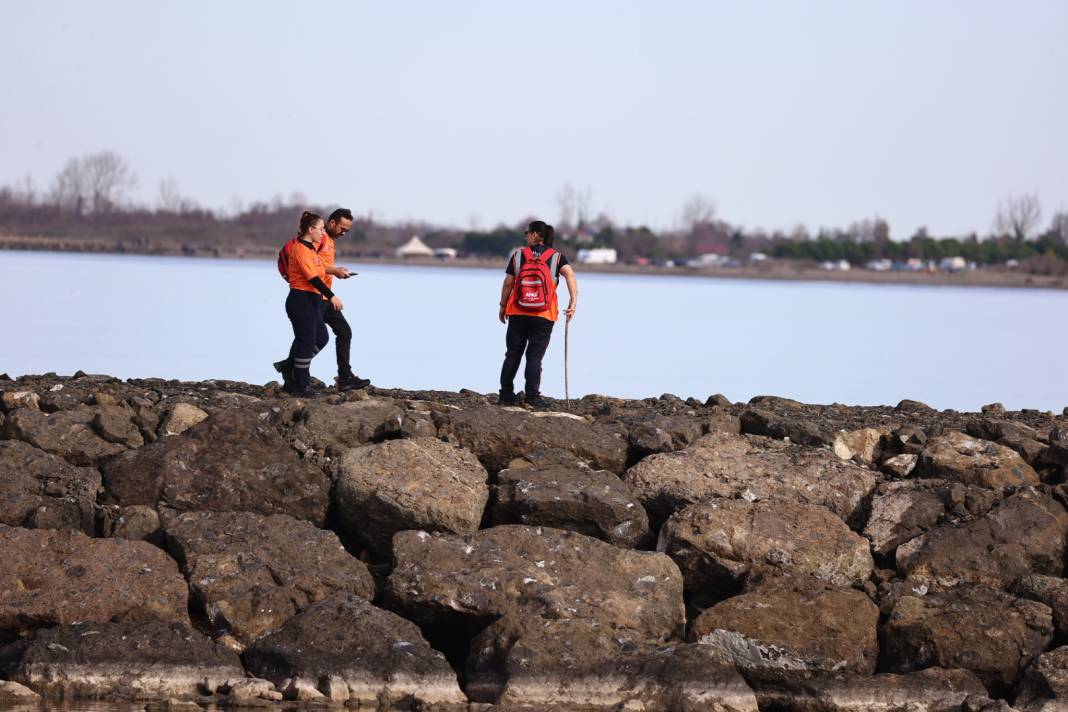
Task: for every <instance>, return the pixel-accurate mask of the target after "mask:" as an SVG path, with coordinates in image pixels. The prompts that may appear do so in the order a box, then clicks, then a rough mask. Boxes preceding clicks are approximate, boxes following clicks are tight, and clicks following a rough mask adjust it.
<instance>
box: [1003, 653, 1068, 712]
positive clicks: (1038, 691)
mask: <svg viewBox="0 0 1068 712" xmlns="http://www.w3.org/2000/svg"><path fill="white" fill-rule="evenodd" d="M1015 707H1016V709H1018V710H1020V712H1064V710H1066V709H1068V645H1065V646H1061V647H1059V648H1054V649H1053V650H1050V651H1049V652H1046V653H1042V655H1040V656H1038V660H1036V661H1035V662H1034V664H1033V665H1031V667H1030V668H1028V670H1027V673H1026V674H1025V675H1024V678H1023V680H1021V681H1020V686H1019V689H1018V691H1017V695H1016V702H1015Z"/></svg>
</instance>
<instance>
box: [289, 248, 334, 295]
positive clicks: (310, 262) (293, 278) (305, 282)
mask: <svg viewBox="0 0 1068 712" xmlns="http://www.w3.org/2000/svg"><path fill="white" fill-rule="evenodd" d="M285 249H286V250H287V251H288V252H289V255H288V256H289V274H288V275H286V280H287V281H288V282H289V286H290V287H292V288H293V289H299V290H301V291H302V292H314V293H315V294H318V293H319V290H318V289H316V288H315V287H314V286H313V285H312V283H311V280H312V279H314V278H315V277H318V278H319V279H321V280H323V283H325V284H326V285H327V289H329V288H330V284H329V283H328V282H327V281H326V267H325V265H324V264H323V259H322V257H321V256H320V255H319V253H318V252H316V251H315V248H314V247H313V246H312V245H311V243H307V242H303V241H301V240H291V241H290V242H289V243H288V244H287V245H286V247H285Z"/></svg>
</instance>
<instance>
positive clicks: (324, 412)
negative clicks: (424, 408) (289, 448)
mask: <svg viewBox="0 0 1068 712" xmlns="http://www.w3.org/2000/svg"><path fill="white" fill-rule="evenodd" d="M405 416H406V413H405V410H404V408H403V407H402V406H401V405H399V404H398V403H396V402H394V401H392V400H380V399H369V400H360V401H353V402H348V403H340V404H338V405H327V404H324V403H307V404H305V405H304V407H303V409H302V410H301V411H300V412H299V413H296V414H294V423H293V427H292V428H290V430H289V437H290V438H292V439H294V440H299V441H301V442H302V443H305V444H307V445H308V446H309V447H311V448H312V449H314V450H316V451H319V452H323V453H326V454H327V455H329V456H330V457H340V456H341V454H342V453H343V452H345V451H346V450H348V449H350V448H354V447H359V446H360V445H366V444H367V443H371V442H381V441H383V440H386V439H389V438H398V437H400V436H401V434H402V430H403V427H404V421H405Z"/></svg>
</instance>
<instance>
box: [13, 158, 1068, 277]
mask: <svg viewBox="0 0 1068 712" xmlns="http://www.w3.org/2000/svg"><path fill="white" fill-rule="evenodd" d="M137 184H138V180H137V176H136V174H135V173H134V171H133V170H132V169H131V167H130V166H129V164H128V163H127V162H126V161H125V159H123V158H122V157H121V156H120V155H118V154H117V153H115V152H113V151H102V152H99V153H93V154H88V155H85V156H80V157H77V158H72V159H70V160H69V161H68V162H67V163H66V164H65V165H64V166H63V168H62V169H61V170H60V171H59V173H57V175H56V176H55V178H54V179H53V181H52V183H51V184H50V185H49V186H48V188H47V189H45V190H39V189H37V188H36V187H35V185H34V183H33V181H32V179H31V178H29V177H27V178H24V179H22V180H20V181H17V182H16V183H15V184H14V185H9V186H0V234H3V235H8V236H24V237H34V238H37V237H43V238H53V239H61V240H64V241H66V242H65V243H64V244H65V245H77V244H81V243H86V244H88V243H92V244H93V245H94V246H95V247H96V248H101V249H107V250H108V251H117V252H123V251H132V252H139V253H153V252H159V253H175V252H180V253H186V254H219V255H226V254H240V253H241V252H243V251H253V252H256V251H258V252H266V251H269V250H273V249H275V248H276V246H277V245H278V244H280V243H281V242H282V241H283V240H284V239H286V237H288V235H290V234H291V233H292V232H293V231H294V229H295V222H296V218H295V216H296V215H298V214H299V213H300V211H302V210H305V209H311V210H317V211H319V212H322V213H323V214H325V213H327V212H329V211H330V210H332V209H333V208H334V207H337V206H317V205H315V204H311V203H309V202H308V200H307V199H306V198H305V197H304V196H302V195H300V194H296V193H294V194H292V195H290V196H289V197H288V198H283V197H282V196H281V195H276V196H275V197H274V198H273V199H272V200H271V201H269V202H255V203H252V204H251V205H248V206H247V207H245V206H242V207H240V208H236V209H234V210H232V211H231V212H230V214H224V213H220V212H217V211H213V210H211V209H207V208H203V207H201V206H199V205H198V204H197V203H196V202H195V201H193V200H192V199H190V198H188V197H186V196H183V195H182V194H181V191H180V189H179V187H178V185H177V183H176V182H175V181H174V180H172V179H168V180H164V181H162V182H161V183H160V186H159V194H158V198H157V200H156V203H155V205H154V206H152V207H149V206H145V205H139V204H137V203H135V202H134V201H133V200H132V199H131V197H130V195H131V191H132V190H133V189H134V188H135V187H136V186H137ZM556 202H557V207H558V216H557V220H556V221H555V222H556V228H557V235H558V238H557V246H558V247H560V248H562V249H564V250H565V251H571V252H573V251H575V250H577V249H581V248H583V247H610V248H614V249H615V250H616V251H617V253H618V256H619V259H620V260H621V261H624V262H645V261H651V262H665V261H668V260H672V261H676V262H677V261H683V260H687V259H691V258H694V257H697V256H699V255H704V254H716V255H722V256H723V257H726V258H735V259H740V260H741V259H745V258H747V257H748V256H749V255H751V254H752V253H754V252H763V253H765V254H767V255H769V256H771V257H775V258H780V259H790V260H801V261H811V262H824V261H837V260H848V261H849V262H850V263H852V264H864V263H866V262H868V261H871V260H880V259H887V260H891V261H894V262H901V261H905V260H907V259H909V258H918V259H921V260H939V259H941V258H943V257H952V256H960V257H963V258H964V259H965V260H968V261H970V262H976V263H978V264H981V265H991V264H999V263H1004V262H1006V261H1007V260H1010V259H1014V260H1018V261H1020V262H1021V263H1022V264H1023V266H1024V267H1025V268H1027V269H1031V270H1033V271H1042V272H1049V273H1061V274H1063V273H1068V213H1064V212H1059V213H1057V214H1055V215H1054V216H1053V218H1052V220H1051V221H1050V223H1049V224H1048V226H1047V227H1045V228H1044V229H1043V228H1042V227H1041V217H1042V207H1041V204H1040V202H1039V200H1038V197H1037V196H1036V195H1023V196H1010V197H1008V198H1006V199H1005V200H1003V201H1002V202H1001V203H1000V204H999V205H998V206H997V209H996V212H995V216H994V219H993V221H992V229H991V232H990V234H989V235H988V236H985V237H984V238H982V239H980V238H979V236H978V235H976V234H972V235H968V236H964V237H959V236H952V237H941V238H936V237H934V236H931V235H928V234H927V231H926V230H925V229H923V228H921V229H919V230H918V231H916V233H915V234H914V235H912V237H911V238H910V239H908V240H892V239H891V237H890V225H889V224H888V223H887V222H886V221H885V220H883V219H881V218H878V217H876V218H873V219H866V220H861V221H859V222H856V223H853V224H851V225H849V226H848V227H846V228H844V229H821V230H820V231H818V232H817V233H816V234H815V235H811V234H810V233H809V232H808V230H807V229H806V228H805V227H803V226H797V227H795V228H793V229H792V230H790V231H781V230H778V231H772V232H765V231H763V230H745V229H743V228H741V227H739V226H734V225H731V224H730V223H728V222H726V221H724V220H721V219H719V218H718V217H717V215H716V209H715V204H714V203H713V202H712V201H711V200H709V199H707V198H705V197H703V196H700V195H696V196H693V197H691V198H690V199H689V200H687V201H686V202H685V204H684V205H683V207H682V209H681V211H680V214H679V220H678V224H677V225H676V226H675V227H673V228H671V229H666V230H662V231H660V232H654V231H653V230H651V229H650V228H648V227H645V226H621V225H618V224H616V223H615V222H614V221H613V220H612V219H611V218H610V217H609V216H607V215H604V214H603V213H602V214H597V215H594V213H593V211H592V210H591V205H592V191H591V190H590V189H589V188H588V187H587V188H584V189H579V188H575V187H574V186H572V185H571V184H570V183H567V184H565V185H564V186H563V187H562V188H561V189H559V190H558V191H557V194H556ZM347 207H354V206H347ZM357 212H358V211H357ZM530 219H531V218H530V217H524V218H523V219H522V220H519V221H517V222H516V223H515V224H514V225H499V226H496V227H493V228H490V229H486V230H478V229H469V230H456V229H449V228H441V227H438V226H433V225H429V224H426V223H394V224H385V223H382V222H379V221H375V220H374V219H373V217H372V216H371V215H370V214H368V215H365V216H360V217H359V218H358V219H357V220H356V221H355V223H354V225H353V229H352V231H351V232H350V233H349V236H348V238H347V239H346V240H345V241H343V242H342V243H341V244H339V250H340V251H341V252H342V254H350V255H368V256H378V255H390V254H392V252H393V250H394V249H395V248H396V247H397V246H398V245H400V244H402V243H403V242H404V241H406V240H408V239H409V238H410V237H411V236H412V235H419V236H421V237H422V238H423V240H424V241H425V242H426V243H427V244H428V245H430V246H431V247H452V248H455V249H457V250H458V251H459V252H460V253H461V254H462V255H469V256H483V257H503V256H505V255H507V254H508V253H509V252H510V251H511V250H512V249H513V248H514V247H515V246H517V245H520V244H522V242H523V230H524V228H525V226H526V223H527V222H528V220H530Z"/></svg>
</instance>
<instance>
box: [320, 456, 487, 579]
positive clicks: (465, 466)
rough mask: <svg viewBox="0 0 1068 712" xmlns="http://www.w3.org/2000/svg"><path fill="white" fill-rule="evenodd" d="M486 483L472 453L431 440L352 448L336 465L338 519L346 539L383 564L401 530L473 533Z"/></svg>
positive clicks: (485, 474)
mask: <svg viewBox="0 0 1068 712" xmlns="http://www.w3.org/2000/svg"><path fill="white" fill-rule="evenodd" d="M488 479H489V475H488V474H487V473H486V468H484V467H483V466H482V464H481V463H480V462H479V461H478V458H477V457H475V456H474V455H473V454H472V453H470V452H468V451H467V450H464V449H462V448H459V447H456V446H455V445H450V444H448V443H445V442H442V441H441V440H437V439H434V438H418V439H415V440H389V441H387V442H384V443H379V444H377V445H367V446H365V447H360V448H352V449H351V450H346V451H345V452H344V454H343V455H342V456H341V459H340V461H339V462H338V470H337V493H336V502H337V513H338V516H339V517H340V519H341V522H342V523H343V524H344V528H345V531H346V532H347V533H348V534H350V535H351V536H353V537H354V538H355V540H356V541H357V542H359V543H360V544H362V545H363V546H366V547H368V548H370V549H371V550H372V551H373V552H374V553H375V554H376V555H378V556H379V557H384V558H385V557H388V556H389V554H390V547H391V545H392V540H393V535H394V534H396V533H397V532H399V531H403V530H405V529H421V530H424V531H442V532H452V533H454V534H466V533H469V532H473V531H476V530H477V529H478V526H479V523H480V522H481V521H482V513H483V511H484V510H485V508H486V502H487V500H488V499H489V485H488V483H487V481H488Z"/></svg>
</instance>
